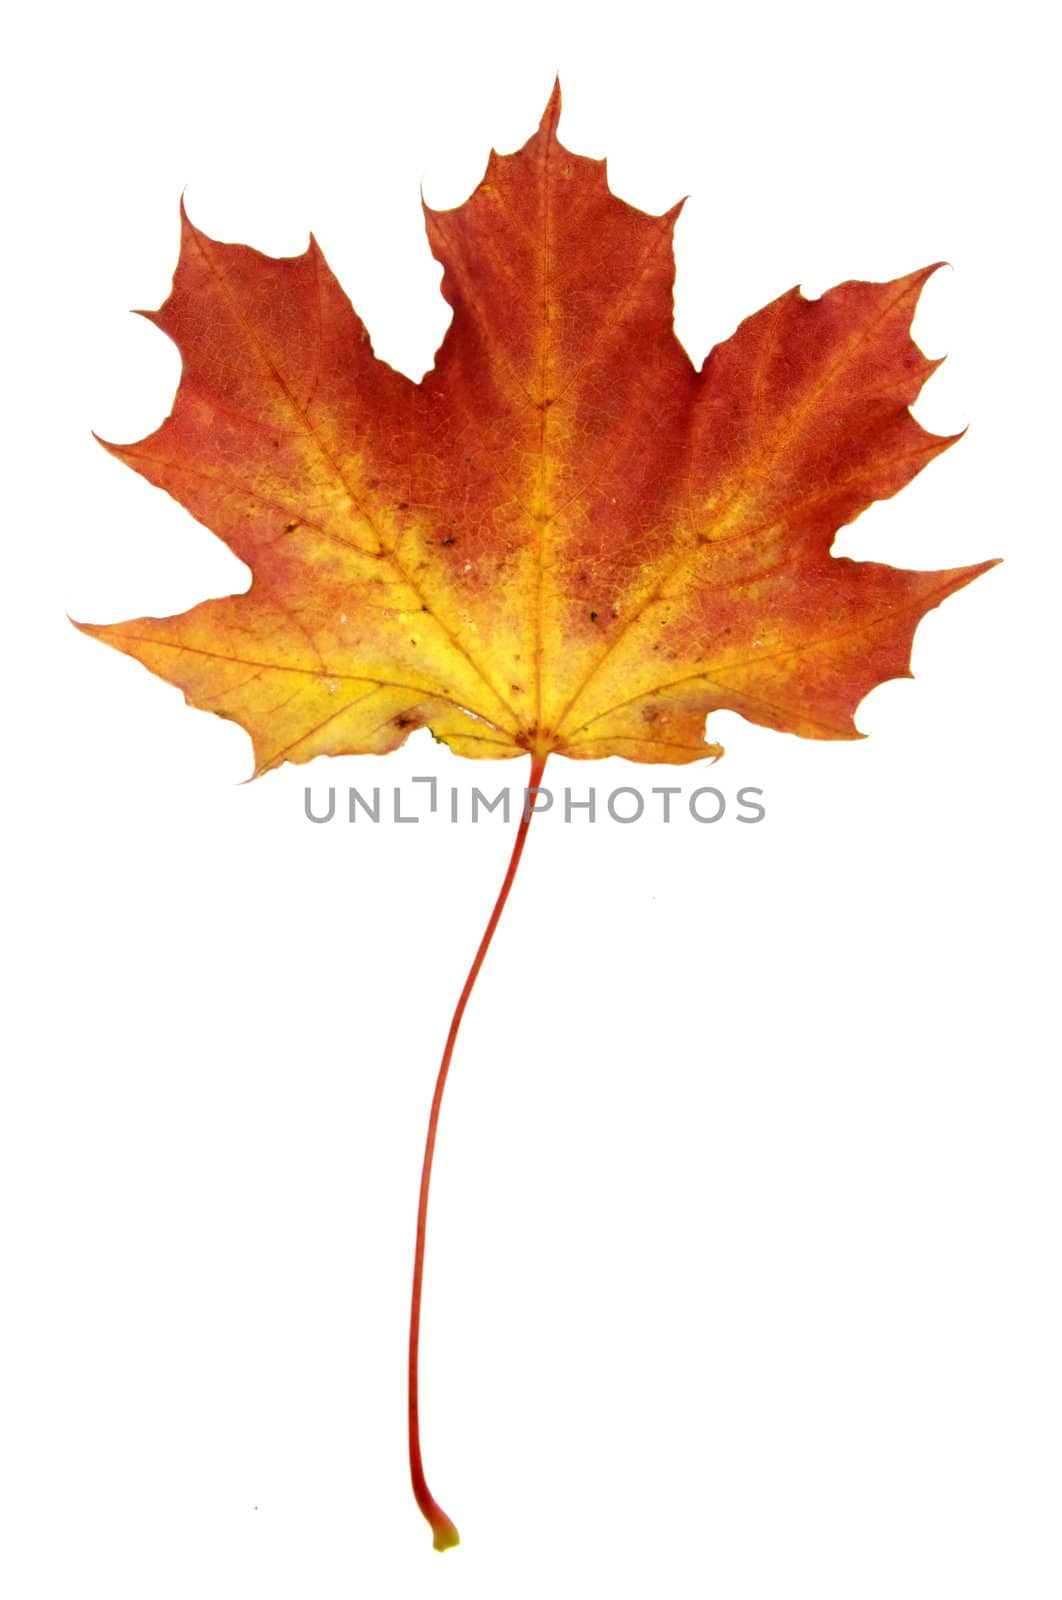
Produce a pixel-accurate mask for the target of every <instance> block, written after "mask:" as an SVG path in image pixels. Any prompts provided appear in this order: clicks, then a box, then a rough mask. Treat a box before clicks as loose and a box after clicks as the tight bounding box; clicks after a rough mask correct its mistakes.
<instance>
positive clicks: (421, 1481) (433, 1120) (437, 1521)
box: [409, 755, 547, 1550]
mask: <svg viewBox="0 0 1062 1600" xmlns="http://www.w3.org/2000/svg"><path fill="white" fill-rule="evenodd" d="M546 760H547V756H546V755H532V757H531V772H530V774H529V776H528V784H527V794H528V799H527V803H526V804H525V805H524V808H523V812H522V814H521V817H520V825H519V827H518V828H517V830H516V839H515V841H514V843H513V850H512V855H511V856H510V857H509V865H508V867H507V868H506V872H505V877H504V878H503V879H502V886H501V888H500V889H499V891H498V898H497V900H496V901H495V902H494V910H493V911H492V912H491V914H490V919H489V921H488V922H487V926H486V928H485V929H484V930H483V937H482V939H481V940H480V941H479V948H478V949H477V951H476V954H475V956H474V958H473V961H472V965H471V967H470V968H469V970H468V977H467V978H466V979H465V983H464V987H463V989H462V990H461V993H460V995H459V997H458V1001H457V1005H456V1006H455V1008H454V1014H453V1017H452V1019H451V1022H450V1031H449V1033H448V1034H447V1036H446V1046H445V1048H444V1050H443V1054H442V1061H441V1062H440V1064H439V1073H438V1076H437V1078H436V1080H435V1093H434V1094H433V1096H432V1102H431V1112H430V1114H429V1117H428V1134H427V1138H426V1140H425V1142H424V1161H423V1164H422V1166H421V1173H420V1199H419V1202H418V1205H417V1244H416V1250H415V1253H414V1257H413V1296H412V1301H411V1304H410V1311H409V1471H410V1476H411V1478H412V1480H413V1494H414V1496H415V1498H416V1502H417V1505H418V1506H419V1507H420V1509H421V1511H422V1512H423V1514H424V1516H425V1517H426V1518H427V1520H428V1522H429V1523H430V1525H431V1530H432V1535H433V1539H432V1542H433V1544H434V1546H435V1548H436V1550H449V1549H452V1547H453V1546H454V1545H456V1544H459V1543H460V1538H459V1535H458V1532H457V1529H456V1527H455V1526H454V1524H453V1523H452V1522H451V1520H450V1518H449V1517H448V1516H447V1515H446V1512H445V1511H444V1510H443V1508H442V1506H440V1504H439V1502H438V1501H437V1500H436V1499H435V1496H434V1495H433V1494H432V1492H431V1490H430V1489H429V1488H428V1483H427V1479H426V1478H425V1476H424V1463H423V1460H422V1458H421V1452H420V1390H419V1380H418V1357H419V1352H420V1302H421V1293H422V1289H423V1284H424V1243H425V1239H426V1237H427V1226H428V1194H429V1190H430V1188H431V1169H432V1161H433V1159H434V1156H435V1135H436V1132H437V1129H438V1126H439V1110H440V1107H441V1106H442V1097H443V1091H444V1089H445V1088H446V1079H447V1076H448V1074H449V1071H450V1061H451V1058H452V1056H453V1053H454V1045H455V1044H456V1042H457V1034H458V1030H459V1028H460V1026H461V1019H462V1017H463V1016H464V1014H465V1007H466V1006H467V1005H468V1001H469V997H470V996H471V994H472V990H473V988H474V987H475V982H476V979H477V978H478V977H479V971H480V968H481V967H482V965H483V961H484V958H485V957H486V954H487V951H488V950H489V949H490V944H491V940H492V939H493V938H494V931H495V929H496V928H497V926H498V923H499V922H500V920H501V914H502V912H503V911H504V909H505V902H506V901H507V900H508V898H509V891H510V890H511V889H512V886H513V881H514V879H515V878H516V869H517V867H518V866H519V865H520V857H521V856H522V855H523V853H524V845H525V844H526V842H527V832H528V829H529V828H530V826H531V818H532V817H533V816H534V814H535V801H534V797H535V792H536V790H537V789H538V786H539V785H540V784H541V782H542V774H543V772H544V771H545V767H546Z"/></svg>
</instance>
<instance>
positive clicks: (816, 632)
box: [79, 89, 993, 1548]
mask: <svg viewBox="0 0 1062 1600" xmlns="http://www.w3.org/2000/svg"><path fill="white" fill-rule="evenodd" d="M559 115H560V95H559V91H558V90H557V89H555V90H554V93H553V95H552V96H551V98H550V101H549V104H548V106H547V108H546V112H545V115H544V117H543V119H542V122H541V124H540V126H539V129H538V131H537V133H536V134H535V135H534V137H533V138H532V139H531V140H530V141H529V142H528V143H527V144H526V145H525V146H524V148H523V149H522V150H520V151H519V152H518V153H517V154H515V155H511V156H505V157H499V156H498V155H496V154H494V153H493V152H492V154H491V157H490V160H489V162H488V165H487V170H486V173H485V176H484V178H483V180H482V182H481V183H480V184H479V186H478V188H477V189H476V191H475V193H474V194H473V195H472V196H471V197H470V199H469V200H468V201H466V202H465V204H464V205H462V206H459V207H457V208H456V209H454V210H452V211H433V210H431V209H430V208H428V207H425V217H426V224H427V231H428V238H429V241H430V244H431V248H432V251H433V253H434V254H435V256H436V257H437V258H438V260H439V261H440V262H441V263H442V265H443V280H442V289H443V294H444V295H445V297H446V299H447V300H448V301H449V303H450V305H451V306H452V307H453V320H452V323H451V325H450V328H449V330H448V331H447V334H446V337H445V338H444V340H443V343H442V346H441V348H440V349H439V352H438V354H437V357H436V361H435V365H434V368H433V369H432V370H431V371H430V372H429V373H428V374H427V375H426V376H425V378H424V380H423V382H421V383H420V384H415V383H413V382H411V381H410V380H409V379H407V378H405V377H404V376H402V375H401V374H400V373H397V372H395V371H393V370H392V369H391V368H390V367H388V366H387V365H386V364H385V363H383V362H381V361H379V360H378V359H377V358H376V357H375V356H374V354H373V351H372V346H371V343H370V341H369V338H368V335H367V333H366V330H365V328H364V326H363V324H362V323H361V321H360V320H359V318H358V317H357V315H356V313H355V312H354V310H353V309H352V307H351V305H350V302H349V301H348V300H347V298H346V296H345V295H344V293H343V291H342V290H341V288H340V287H339V285H338V283H337V282H336V280H335V278H334V277H333V276H332V274H331V272H330V271H329V269H328V267H327V265H326V263H325V261H324V258H323V256H322V254H321V252H320V250H319V248H318V246H317V244H316V242H315V241H314V240H313V239H312V238H311V241H310V245H309V248H308V249H307V250H306V252H305V253H304V254H303V255H301V256H297V257H293V258H290V259H285V260H273V259H270V258H269V257H267V256H263V255H261V254H259V253H258V252H257V251H254V250H251V249H247V248H245V247H242V246H236V245H225V244H219V243H217V242H216V241H214V240H212V239H209V238H207V237H206V235H204V234H203V233H201V232H200V231H199V230H198V229H196V228H195V227H193V225H192V224H191V223H190V222H189V220H188V218H187V216H185V214H184V211H183V208H182V239H181V253H180V260H179V263H178V266H177V271H176V274H175V277H174V284H173V292H172V294H171V295H170V297H169V299H168V300H167V301H166V303H165V305H164V306H163V307H162V309H161V310H160V311H159V312H157V313H155V314H154V315H153V317H152V320H153V321H154V322H155V323H156V325H157V326H158V327H159V328H161V329H162V330H163V331H164V332H165V333H167V334H168V335H169V336H170V337H171V338H172V339H173V340H174V341H175V343H176V344H177V346H178V348H179V350H180V353H181V357H182V362H183V370H182V377H181V383H180V387H179V389H178V392H177V397H176V400H175V403H174V408H173V412H172V414H171V415H170V416H169V417H168V418H167V419H166V421H165V422H164V423H163V424H162V426H161V427H160V428H159V429H158V430H157V431H156V432H155V433H154V434H152V435H151V436H150V437H149V438H147V439H144V440H142V441H141V442H140V443H139V444H133V445H115V444H108V445H107V449H108V450H110V451H111V452H112V453H113V454H114V455H116V456H118V457H119V458H120V459H121V460H123V461H125V462H126V463H127V464H128V465H129V466H131V467H134V468H135V469H136V470H137V471H138V472H139V473H141V474H142V475H143V476H144V477H146V478H147V479H148V480H149V481H150V482H152V483H154V484H157V485H158V486H159V487H161V488H164V489H166V490H167V491H168V492H169V493H170V494H171V495H173V496H174V497H175V498H176V499H177V500H179V501H180V502H181V503H182V504H183V505H185V506H186V507H187V508H188V509H189V510H190V511H191V512H192V514H193V515H194V516H195V517H197V518H198V519H199V520H200V521H201V522H203V523H205V524H206V525H207V526H208V527H209V528H211V529H212V530H213V531H214V532H215V533H216V534H218V535H219V536H220V537H221V538H222V539H224V541H225V542H226V544H228V545H229V547H230V548H231V549H232V550H233V552H234V553H235V554H236V555H237V556H239V557H241V558H242V559H243V560H244V561H245V562H246V563H247V564H248V566H249V567H250V568H251V571H252V575H253V577H252V583H251V586H250V588H249V590H248V591H247V593H245V594H240V595H233V596H230V597H228V598H225V599H217V600H208V601H206V602H204V603H203V604H202V605H198V606H195V607H193V608H192V610H190V611H187V612H185V613H184V614H183V615H181V616H176V617H167V618H163V619H157V618H140V619H139V620H137V621H135V622H127V623H117V624H113V625H109V626H95V625H89V624H84V623H82V624H79V626H80V627H82V628H83V629H84V631H85V632H87V633H91V634H93V635H94V636H95V637H96V638H99V639H102V640H104V641H105V642H106V643H108V644H111V645H114V646H115V647H116V648H117V649H119V650H122V651H124V652H125V653H126V654H127V655H132V656H135V657H137V659H138V660H140V661H142V662H143V663H144V665H145V666H147V667H149V668H150V669H151V670H152V671H153V672H155V673H157V674H159V676H161V677H164V678H166V679H167V680H169V681H170V682H171V683H174V684H177V685H178V686H179V687H180V688H181V689H182V690H183V691H184V694H185V696H186V698H187V700H188V701H189V702H190V703H191V704H192V705H195V706H199V707H202V708H203V709H206V710H210V711H213V712H216V713H217V714H218V715H220V716H224V717H228V718H231V719H233V720H235V721H236V722H238V723H240V724H241V725H242V726H243V727H244V728H246V729H247V731H248V732H249V733H250V735H251V738H252V740H253V742H254V751H255V771H256V772H257V773H263V772H266V771H268V770H269V769H270V768H272V767H275V766H277V765H279V764H280V763H281V762H284V761H295V762H301V761H309V760H311V759H312V758H313V757H315V756H318V755H322V754H328V755H343V754H364V753H383V752H386V751H389V750H393V749H395V748H396V747H397V746H398V745H400V744H402V743H403V742H404V740H405V739H407V738H408V736H409V734H410V733H411V732H412V731H413V730H414V729H416V728H420V727H427V728H430V730H431V732H432V733H433V734H434V735H435V737H436V738H437V739H439V740H442V741H443V742H445V743H446V744H447V745H449V746H450V748H451V749H452V750H454V751H455V752H456V753H457V754H459V755H462V756H472V757H493V758H497V757H506V756H516V755H521V754H530V755H531V758H532V767H531V774H530V784H531V785H532V786H535V785H537V784H538V783H539V781H540V779H541V776H542V771H543V767H544V764H545V761H546V759H547V757H548V756H549V755H551V754H552V753H557V754H560V755H564V756H570V757H575V758H577V759H587V758H596V757H602V756H609V755H618V756H625V757H627V758H629V759H631V760H635V761H645V762H657V761H660V762H664V761H666V762H670V763H676V762H689V761H696V760H700V759H703V758H705V757H707V756H718V755H720V754H721V753H722V752H721V749H720V747H719V746H718V745H715V744H710V743H706V741H705V718H706V716H707V714H708V713H709V712H712V711H715V710H719V709H723V708H725V709H729V710H732V711H738V712H740V713H741V714H742V715H743V716H744V717H746V718H748V719H749V720H750V721H753V722H757V723H761V724H763V725H765V726H767V727H771V728H776V729H780V730H783V731H786V732H789V733H795V734H800V735H802V736H803V737H805V738H812V739H852V738H857V737H859V734H858V731H857V729H856V727H855V723H854V720H853V716H854V712H855V710H856V708H857V706H858V704H859V702H860V701H861V700H862V699H863V697H864V696H865V695H866V694H867V693H868V691H869V690H870V689H872V688H873V687H874V686H875V685H877V684H879V683H881V682H883V681H884V680H885V679H888V678H894V677H899V676H903V675H905V674H906V673H907V672H908V664H909V659H910V649H911V642H912V638H913V635H914V631H915V628H916V627H917V624H918V622H919V620H920V619H921V617H922V616H923V615H924V614H925V612H926V611H927V610H929V609H930V608H931V607H933V606H935V605H937V604H938V603H939V602H940V601H941V600H943V599H944V598H945V596H947V595H949V594H951V593H953V591H955V590H956V589H959V588H961V587H962V586H963V585H964V584H966V583H969V582H970V581H971V580H972V579H973V578H975V577H977V576H978V574H979V573H982V572H984V571H985V570H986V568H987V567H989V566H991V565H993V563H992V562H990V561H986V562H981V563H980V564H978V565H975V566H968V567H959V568H953V569H949V570H946V571H939V572H908V571H902V570H899V569H897V568H894V567H889V566H882V565H879V564H877V563H874V562H859V561H851V560H847V559H843V558H838V557H835V556H833V555H831V553H830V547H831V544H832V542H833V539H834V536H835V534H836V532H837V530H838V528H840V527H841V526H842V525H844V524H846V523H849V522H851V521H852V519H853V518H854V517H856V516H858V514H859V513H860V512H861V511H862V510H864V509H865V508H866V507H867V506H868V505H869V504H870V503H871V502H872V501H874V500H880V499H883V498H886V497H887V496H890V495H892V494H895V493H896V491H897V490H898V489H901V488H902V487H903V486H904V484H906V483H908V482H909V481H910V480H911V479H912V478H913V477H914V476H915V474H916V473H917V472H919V471H920V470H921V469H922V467H924V466H925V465H926V463H927V462H929V461H931V460H932V459H933V457H934V456H937V455H939V454H940V453H941V451H942V450H945V449H947V447H948V446H949V445H950V444H952V443H953V442H954V439H952V438H941V437H937V436H935V435H933V434H930V433H927V432H926V431H925V429H923V428H922V427H921V426H920V425H919V424H918V423H917V422H916V421H915V420H914V418H913V417H912V416H911V413H910V410H909V407H910V405H911V404H912V402H913V401H914V400H915V398H916V397H917V395H918V393H919V390H920V389H921V387H922V384H923V383H924V381H925V379H926V378H927V376H928V375H929V374H930V373H931V372H932V371H933V370H934V368H935V367H936V365H937V363H936V362H935V361H930V360H927V359H926V358H925V357H924V356H923V355H922V353H921V351H920V350H919V349H918V348H917V346H916V345H915V344H914V343H913V342H912V340H911V337H910V324H911V318H912V315H913V312H914V308H915V305H916V302H917V299H918V296H919V293H920V291H921V289H922V286H923V284H924V283H925V282H926V279H927V278H928V277H929V275H930V274H931V273H932V272H933V271H934V270H935V269H934V268H933V267H927V268H925V269H923V270H921V271H918V272H913V273H911V274H910V275H909V276H907V277H904V278H899V279H897V280H896V281H895V282H892V283H858V282H850V283H844V284H841V285H840V286H839V287H838V288H835V289H832V290H830V291H829V292H828V293H826V294H824V295H823V296H822V297H821V298H820V299H818V300H807V299H805V298H804V297H803V296H802V295H801V294H800V292H799V290H795V289H794V290H792V291H790V292H789V293H788V294H785V295H783V296H782V297H781V298H780V299H778V300H775V301H774V302H773V303H772V304H771V305H769V306H768V307H766V309H765V310H763V311H760V312H758V313H757V314H756V315H755V316H753V317H750V318H749V319H748V320H747V321H746V322H743V323H742V324H741V326H740V327H739V328H738V330H737V332H736V333H735V334H734V336H733V337H732V338H731V339H729V340H727V341H726V342H725V343H724V344H722V345H720V346H718V347H717V348H716V349H715V350H713V351H712V353H711V354H710V355H709V357H708V359H707V360H706V361H705V363H704V365H703V366H702V367H701V369H700V370H699V371H698V370H697V369H696V368H694V366H693V365H692V363H691V362H690V360H689V358H688V356H687V354H686V352H685V351H684V349H683V348H682V346H681V344H680V343H679V341H678V339H677V338H676V336H675V333H674V328H673V301H672V287H673V281H674V259H673V252H672V233H673V229H674V224H675V220H676V217H677V216H678V212H679V209H680V208H679V207H678V206H675V207H673V208H672V209H671V210H670V211H668V212H665V213H664V214H663V215H662V216H659V217H653V216H648V215H646V214H644V213H643V212H640V211H638V210H636V209H635V208H634V207H632V206H629V205H627V204H625V203H624V202H623V201H621V200H619V199H617V198H616V197H615V196H614V195H613V194H611V193H610V191H609V188H608V184H607V180H606V175H605V166H604V163H603V162H600V161H592V160H588V159H586V158H585V157H581V156H576V155H572V154H571V153H570V152H569V151H567V150H565V149H564V147H563V146H562V145H561V144H560V143H559V142H558V140H557V137H556V128H557V121H558V117H559ZM528 820H529V818H528V816H527V815H526V814H525V816H524V819H523V821H522V823H521V827H520V830H519V833H518V836H517V840H516V845H515V848H514V852H513V858H512V861H511V862H510V867H509V871H508V873H507V876H506V879H505V883H504V884H503V887H502V891H501V894H500V896H499V899H498V903H497V905H496V906H495V909H494V913H493V915H492V918H491V921H490V924H489V926H488V928H487V931H486V934H485V935H484V939H483V941H482V943H481V945H480V948H479V951H478V952H477V956H476V960H475V962H474V964H473V968H472V972H471V973H470V975H469V980H468V982H467V983H466V985H465V989H464V991H463V992H462V995H461V999H460V1002H459V1005H458V1008H457V1012H456V1014H455V1017H454V1020H453V1024H452V1026H451V1030H450V1036H449V1038H448V1041H447V1047H446V1052H445V1054H444V1058H443V1064H442V1068H441V1071H440V1076H439V1082H438V1084H437V1088H436V1096H435V1101H434V1103H433V1107H432V1115H431V1121H430V1125H429V1134H428V1141H427V1148H426V1152H425V1163H424V1176H423V1181H422V1188H421V1201H420V1208H419V1213H418V1236H417V1255H416V1265H415V1273H414V1294H413V1308H412V1319H411V1350H410V1448H411V1462H412V1470H413V1479H414V1487H415V1490H416V1493H417V1498H418V1502H419V1503H420V1505H421V1508H422V1509H423V1510H424V1512H425V1514H426V1515H427V1516H428V1518H429V1520H430V1521H431V1523H432V1526H433V1529H434V1530H435V1538H436V1544H437V1545H439V1546H440V1547H441V1548H445V1547H446V1545H448V1544H452V1543H455V1542H456V1538H457V1535H456V1531H455V1530H454V1528H453V1524H452V1523H451V1522H450V1521H449V1518H447V1517H446V1516H445V1514H444V1513H443V1512H442V1511H441V1510H440V1508H439V1507H438V1505H437V1503H436V1502H435V1501H434V1499H433V1498H432V1496H431V1495H430V1493H429V1491H428V1489H427V1485H426V1483H425V1481H424V1475H423V1468H422V1464H421V1460H420V1445H419V1435H418V1426H417V1405H418V1402H417V1341H418V1334H419V1307H420V1282H421V1271H422V1265H423V1251H424V1229H425V1221H426V1210H427V1194H428V1182H429V1178H430V1171H431V1159H432V1152H433V1148H434V1138H435V1127H436V1121H437V1117H438V1109H439V1101H440V1097H441V1094H442V1088H443V1084H444V1083H445V1078H446V1073H447V1070H448V1067H449V1061H450V1056H451V1053H452V1049H453V1043H454V1039H455V1037H456V1033H457V1028H458V1025H459V1023H460V1020H461V1016H462V1014H463V1011H464V1007H465V1004H466V1002H467V1000H468V996H469V993H470V992H471V987H472V983H473V982H474V980H475V977H476V974H477V973H478V970H479V966H480V964H481V962H482V959H483V956H484V954H485V951H486V948H487V946H488V944H489V942H490V937H491V935H492V933H493V931H494V927H495V926H496V924H497V919H498V916H499V915H500V912H501V908H502V906H503V905H504V903H505V899H506V897H507V895H508V892H509V888H510V886H511V884H512V880H513V874H514V872H515V870H516V865H517V863H518V861H519V859H520V854H521V852H522V850H523V846H524V841H525V838H526V834H527V825H528Z"/></svg>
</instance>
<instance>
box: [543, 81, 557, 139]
mask: <svg viewBox="0 0 1062 1600" xmlns="http://www.w3.org/2000/svg"><path fill="white" fill-rule="evenodd" d="M560 114H561V86H560V73H557V74H556V76H555V77H554V79H553V88H552V89H551V90H550V92H549V99H548V100H547V101H546V109H545V111H543V113H542V115H541V117H540V118H539V123H538V131H539V133H542V134H545V136H546V138H547V139H556V137H557V123H558V122H559V121H560Z"/></svg>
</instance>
